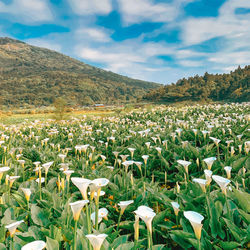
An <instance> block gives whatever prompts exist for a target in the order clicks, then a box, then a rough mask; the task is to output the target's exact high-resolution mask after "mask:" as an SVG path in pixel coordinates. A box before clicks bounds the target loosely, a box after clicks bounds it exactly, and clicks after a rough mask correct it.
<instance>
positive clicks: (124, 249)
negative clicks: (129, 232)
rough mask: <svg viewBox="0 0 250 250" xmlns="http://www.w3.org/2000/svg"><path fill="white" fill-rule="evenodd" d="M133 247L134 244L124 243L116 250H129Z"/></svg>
mask: <svg viewBox="0 0 250 250" xmlns="http://www.w3.org/2000/svg"><path fill="white" fill-rule="evenodd" d="M133 247H134V242H129V243H124V244H121V245H119V246H118V247H117V248H116V250H130V249H132V248H133Z"/></svg>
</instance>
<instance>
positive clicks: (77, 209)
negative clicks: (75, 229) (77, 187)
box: [69, 200, 89, 221]
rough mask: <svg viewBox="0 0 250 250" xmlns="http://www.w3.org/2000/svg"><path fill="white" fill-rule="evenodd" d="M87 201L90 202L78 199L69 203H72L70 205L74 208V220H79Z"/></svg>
mask: <svg viewBox="0 0 250 250" xmlns="http://www.w3.org/2000/svg"><path fill="white" fill-rule="evenodd" d="M87 203H89V201H88V200H81V201H76V202H73V203H69V205H70V207H71V210H72V212H73V217H74V220H75V221H78V220H79V217H80V214H81V211H82V208H83V207H84V206H85V205H86V204H87Z"/></svg>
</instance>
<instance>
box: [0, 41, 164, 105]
mask: <svg viewBox="0 0 250 250" xmlns="http://www.w3.org/2000/svg"><path fill="white" fill-rule="evenodd" d="M159 86H160V84H156V83H153V82H146V81H141V80H135V79H131V78H129V77H125V76H121V75H118V74H115V73H112V72H109V71H105V70H102V69H99V68H96V67H93V66H90V65H88V64H85V63H83V62H80V61H78V60H75V59H72V58H70V57H68V56H65V55H63V54H60V53H57V52H55V51H52V50H49V49H44V48H39V47H35V46H31V45H29V44H26V43H24V42H21V41H18V40H14V39H10V38H0V89H1V91H0V100H1V104H2V105H8V106H24V105H34V106H40V105H50V104H51V103H53V101H54V99H55V98H57V97H64V98H66V100H67V102H68V103H70V104H72V105H85V104H93V103H100V102H102V103H122V102H126V101H135V100H136V99H137V98H138V97H141V96H142V95H144V94H145V93H147V92H148V91H149V90H150V89H154V88H158V87H159Z"/></svg>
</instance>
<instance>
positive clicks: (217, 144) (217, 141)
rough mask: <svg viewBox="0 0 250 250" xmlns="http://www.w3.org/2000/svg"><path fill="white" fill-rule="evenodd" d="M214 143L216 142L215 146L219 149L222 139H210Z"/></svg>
mask: <svg viewBox="0 0 250 250" xmlns="http://www.w3.org/2000/svg"><path fill="white" fill-rule="evenodd" d="M209 138H210V139H211V140H212V141H213V142H214V144H215V145H216V146H217V147H218V146H219V143H220V141H221V140H220V139H217V138H214V137H211V136H210V137H209Z"/></svg>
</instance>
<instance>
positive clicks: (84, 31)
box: [75, 27, 112, 42]
mask: <svg viewBox="0 0 250 250" xmlns="http://www.w3.org/2000/svg"><path fill="white" fill-rule="evenodd" d="M111 33H112V32H111V31H110V30H106V29H99V28H86V27H83V28H79V29H77V30H76V32H75V34H76V36H77V39H81V38H84V39H88V40H89V39H90V40H92V41H93V42H109V41H110V40H111V39H110V35H111Z"/></svg>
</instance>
